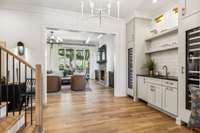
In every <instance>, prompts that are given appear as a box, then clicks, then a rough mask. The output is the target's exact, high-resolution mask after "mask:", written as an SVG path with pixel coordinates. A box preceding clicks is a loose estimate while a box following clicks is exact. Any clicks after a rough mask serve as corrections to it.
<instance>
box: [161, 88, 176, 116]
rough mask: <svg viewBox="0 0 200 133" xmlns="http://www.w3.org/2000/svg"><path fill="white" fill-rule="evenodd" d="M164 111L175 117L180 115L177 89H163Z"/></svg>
mask: <svg viewBox="0 0 200 133" xmlns="http://www.w3.org/2000/svg"><path fill="white" fill-rule="evenodd" d="M163 109H164V110H165V111H167V112H169V113H171V114H173V115H177V114H178V93H177V88H173V87H163Z"/></svg>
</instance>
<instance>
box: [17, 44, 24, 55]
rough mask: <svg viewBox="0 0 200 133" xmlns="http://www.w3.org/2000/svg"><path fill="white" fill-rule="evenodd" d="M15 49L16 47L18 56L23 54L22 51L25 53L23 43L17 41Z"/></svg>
mask: <svg viewBox="0 0 200 133" xmlns="http://www.w3.org/2000/svg"><path fill="white" fill-rule="evenodd" d="M17 49H18V54H19V55H20V56H23V55H24V53H25V48H24V43H22V42H18V43H17Z"/></svg>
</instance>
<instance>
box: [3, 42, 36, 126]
mask: <svg viewBox="0 0 200 133" xmlns="http://www.w3.org/2000/svg"><path fill="white" fill-rule="evenodd" d="M22 65H23V66H24V69H23V68H22ZM28 70H29V71H28ZM34 72H35V69H34V68H33V67H32V66H31V65H30V64H29V63H27V62H26V61H25V60H24V59H22V58H21V57H20V56H17V55H15V54H14V53H12V52H11V51H9V50H8V49H6V48H5V47H3V46H1V45H0V105H1V104H2V103H3V102H5V103H6V105H7V110H6V116H8V114H9V113H10V112H12V114H13V116H14V115H15V113H16V111H18V112H19V114H21V113H22V111H23V112H25V126H26V125H27V120H28V118H27V116H28V115H27V112H28V111H29V110H30V123H31V125H32V124H33V102H34V96H35V91H34V90H35V82H36V81H35V79H34V77H33V73H34ZM22 73H24V74H22ZM10 79H11V80H10ZM28 83H29V85H28ZM29 99H30V100H29ZM23 101H24V102H23ZM24 105H25V106H24Z"/></svg>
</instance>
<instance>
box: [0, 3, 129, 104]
mask: <svg viewBox="0 0 200 133" xmlns="http://www.w3.org/2000/svg"><path fill="white" fill-rule="evenodd" d="M0 18H1V21H0V40H5V41H6V42H7V46H8V48H14V47H15V46H16V42H17V41H19V40H20V41H22V42H24V43H25V46H26V47H27V48H29V49H30V53H29V55H30V59H28V61H29V62H31V64H33V65H35V64H42V66H43V80H44V82H45V81H46V70H47V66H46V64H47V46H46V42H45V39H46V36H45V32H46V28H47V27H50V28H63V29H72V30H81V31H91V32H102V33H114V34H116V35H117V36H116V49H115V51H114V53H115V55H114V60H115V65H114V68H115V69H114V70H115V87H116V88H115V91H114V95H115V96H125V95H126V90H125V88H126V79H125V23H124V21H122V20H119V21H116V20H111V19H103V23H102V27H98V26H97V25H98V19H89V20H88V19H81V16H80V14H79V13H75V12H67V11H62V10H56V9H49V8H44V7H32V6H31V7H30V6H28V5H12V4H5V3H1V2H0ZM119 64H120V65H119ZM43 89H44V90H43V91H44V95H45V96H44V98H45V102H47V99H46V84H45V83H44V86H43Z"/></svg>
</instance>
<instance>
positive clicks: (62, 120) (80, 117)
mask: <svg viewBox="0 0 200 133" xmlns="http://www.w3.org/2000/svg"><path fill="white" fill-rule="evenodd" d="M90 85H91V88H92V91H89V92H74V93H59V94H51V95H49V96H48V105H47V107H46V109H45V112H44V128H45V132H46V133H191V131H190V130H189V129H187V128H185V127H181V126H177V125H176V124H175V120H174V119H172V118H170V117H168V116H167V115H165V114H163V113H160V112H158V111H156V110H154V109H152V108H150V107H148V106H146V105H145V104H144V103H142V102H137V103H134V102H133V100H132V99H131V98H128V97H122V98H117V97H113V90H112V89H110V88H105V87H102V86H100V85H97V84H96V83H95V82H90Z"/></svg>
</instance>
